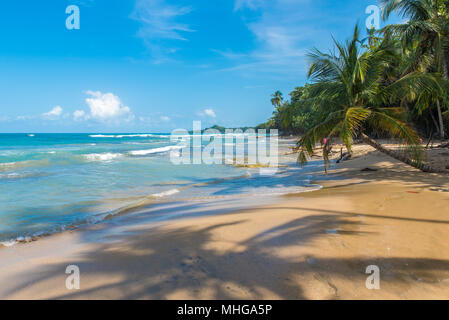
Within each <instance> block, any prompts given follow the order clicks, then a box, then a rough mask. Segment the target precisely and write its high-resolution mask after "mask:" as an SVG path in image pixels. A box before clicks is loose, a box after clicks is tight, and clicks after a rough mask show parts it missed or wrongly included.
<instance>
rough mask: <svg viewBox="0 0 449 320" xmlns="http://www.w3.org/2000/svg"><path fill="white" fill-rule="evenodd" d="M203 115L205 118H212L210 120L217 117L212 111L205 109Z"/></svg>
mask: <svg viewBox="0 0 449 320" xmlns="http://www.w3.org/2000/svg"><path fill="white" fill-rule="evenodd" d="M204 114H205V115H206V116H209V117H212V118H216V117H217V115H216V114H215V111H214V110H212V109H206V110H204Z"/></svg>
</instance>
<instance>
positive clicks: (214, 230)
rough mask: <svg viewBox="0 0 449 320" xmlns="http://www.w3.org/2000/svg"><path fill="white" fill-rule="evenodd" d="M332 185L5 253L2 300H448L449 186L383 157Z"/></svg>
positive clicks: (343, 169)
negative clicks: (73, 269)
mask: <svg viewBox="0 0 449 320" xmlns="http://www.w3.org/2000/svg"><path fill="white" fill-rule="evenodd" d="M360 148H362V146H360ZM363 148H364V147H363ZM356 149H357V148H356ZM355 151H356V154H357V150H355ZM366 167H370V168H374V169H377V170H378V171H375V172H361V171H360V170H361V169H363V168H366ZM330 175H331V178H333V179H329V180H324V181H319V182H320V184H321V185H323V186H324V188H323V189H321V190H319V191H314V192H309V193H301V194H291V195H288V196H284V197H280V198H278V200H276V202H275V203H271V204H266V205H263V204H260V205H256V206H255V207H253V208H249V209H243V208H235V210H232V209H231V210H225V209H224V207H225V206H224V207H221V208H220V207H219V206H217V205H215V206H211V207H209V208H206V209H205V210H206V211H210V212H214V213H215V214H213V215H202V214H201V212H199V211H198V210H199V209H198V206H195V205H192V204H190V205H188V204H185V203H184V204H178V205H179V206H180V207H178V208H176V209H175V211H176V210H177V211H178V212H179V210H181V211H182V210H184V212H188V213H189V214H187V217H188V218H187V219H182V218H181V219H179V218H177V217H174V218H173V220H170V221H169V223H164V224H160V223H159V224H158V223H154V222H150V223H148V222H146V223H145V222H143V221H142V220H141V219H139V215H137V214H128V215H126V217H125V218H124V219H125V220H128V222H127V224H125V225H120V223H119V221H114V220H115V219H112V220H110V221H108V222H107V223H105V224H104V225H95V226H92V227H89V228H86V229H83V230H80V229H78V230H75V231H68V232H64V233H61V234H56V235H53V236H51V237H46V238H44V239H40V241H37V242H32V243H28V244H23V245H20V246H14V247H11V248H5V249H2V250H0V261H2V262H1V263H0V270H1V271H2V272H1V273H0V283H2V284H3V286H2V287H1V288H0V297H1V298H3V299H53V298H55V299H78V298H91V299H101V298H104V299H354V298H355V299H416V298H417V299H432V298H435V299H447V298H449V236H448V235H449V233H448V232H447V231H449V212H448V210H447V204H446V203H447V200H449V183H448V181H447V180H448V179H447V177H446V176H441V175H435V174H424V173H421V172H419V171H417V170H414V169H413V168H410V167H408V166H406V165H402V164H400V163H397V162H396V161H394V160H391V159H389V158H387V157H385V156H383V155H382V154H379V153H377V152H374V151H368V153H366V152H360V154H358V155H357V156H356V157H355V158H354V159H353V160H350V161H347V162H344V163H343V164H341V165H339V166H338V168H336V169H333V170H331V171H330ZM311 183H312V182H311ZM167 206H170V204H167ZM171 206H175V205H174V204H171ZM188 207H190V208H188ZM172 209H173V208H172ZM164 210H165V212H167V210H169V209H168V208H164V206H163V205H161V208H160V214H163V212H164ZM181 216H182V215H181ZM184 217H186V216H184ZM69 264H75V265H79V266H80V270H81V290H79V291H69V290H67V289H66V288H65V278H66V275H65V273H64V271H65V266H67V265H69ZM370 264H377V265H379V267H380V270H381V290H367V289H366V288H365V280H366V277H367V275H365V268H366V266H367V265H370Z"/></svg>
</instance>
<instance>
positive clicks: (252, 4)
mask: <svg viewBox="0 0 449 320" xmlns="http://www.w3.org/2000/svg"><path fill="white" fill-rule="evenodd" d="M234 8H235V11H236V14H238V15H240V16H241V18H242V21H243V22H244V23H245V24H246V26H247V28H248V30H249V31H250V32H251V33H252V35H253V39H254V48H253V49H252V50H249V51H245V52H234V51H232V50H223V49H222V50H214V51H215V52H216V53H217V54H220V55H221V56H222V57H224V58H226V59H228V60H229V62H230V63H231V65H230V66H229V67H226V68H224V69H222V70H221V71H232V72H238V73H239V74H240V75H242V76H246V77H259V76H260V75H261V74H265V75H267V76H269V77H270V78H272V79H277V80H286V79H289V80H293V79H294V80H297V79H298V74H300V75H303V74H305V71H306V68H307V61H306V59H305V54H306V53H307V52H308V51H309V50H310V49H312V48H313V47H319V48H327V47H329V46H330V45H331V43H332V38H331V34H330V32H329V30H330V28H331V27H330V26H333V27H334V28H333V29H332V30H334V31H335V32H338V33H339V34H345V33H344V30H345V29H348V30H350V29H351V28H352V27H353V23H355V21H356V20H357V18H358V17H357V16H354V10H353V8H351V7H350V6H345V5H341V4H338V5H336V8H335V9H334V12H332V13H329V12H326V11H323V9H322V4H321V2H319V1H318V2H317V1H313V0H235V2H234ZM363 13H364V11H363V12H361V14H362V15H363Z"/></svg>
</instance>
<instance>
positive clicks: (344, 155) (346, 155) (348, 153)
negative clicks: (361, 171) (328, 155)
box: [337, 152, 352, 163]
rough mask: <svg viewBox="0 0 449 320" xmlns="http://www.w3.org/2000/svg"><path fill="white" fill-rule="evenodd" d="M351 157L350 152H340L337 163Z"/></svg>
mask: <svg viewBox="0 0 449 320" xmlns="http://www.w3.org/2000/svg"><path fill="white" fill-rule="evenodd" d="M351 157H352V154H351V153H350V152H345V153H343V152H341V155H340V159H338V160H337V163H340V162H343V161H346V160H349V159H351Z"/></svg>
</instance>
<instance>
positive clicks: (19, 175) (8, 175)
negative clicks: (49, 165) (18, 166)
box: [0, 172, 46, 180]
mask: <svg viewBox="0 0 449 320" xmlns="http://www.w3.org/2000/svg"><path fill="white" fill-rule="evenodd" d="M45 175H46V174H44V173H41V172H25V173H17V172H11V173H0V180H1V179H4V180H18V179H25V178H35V177H42V176H45Z"/></svg>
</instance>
